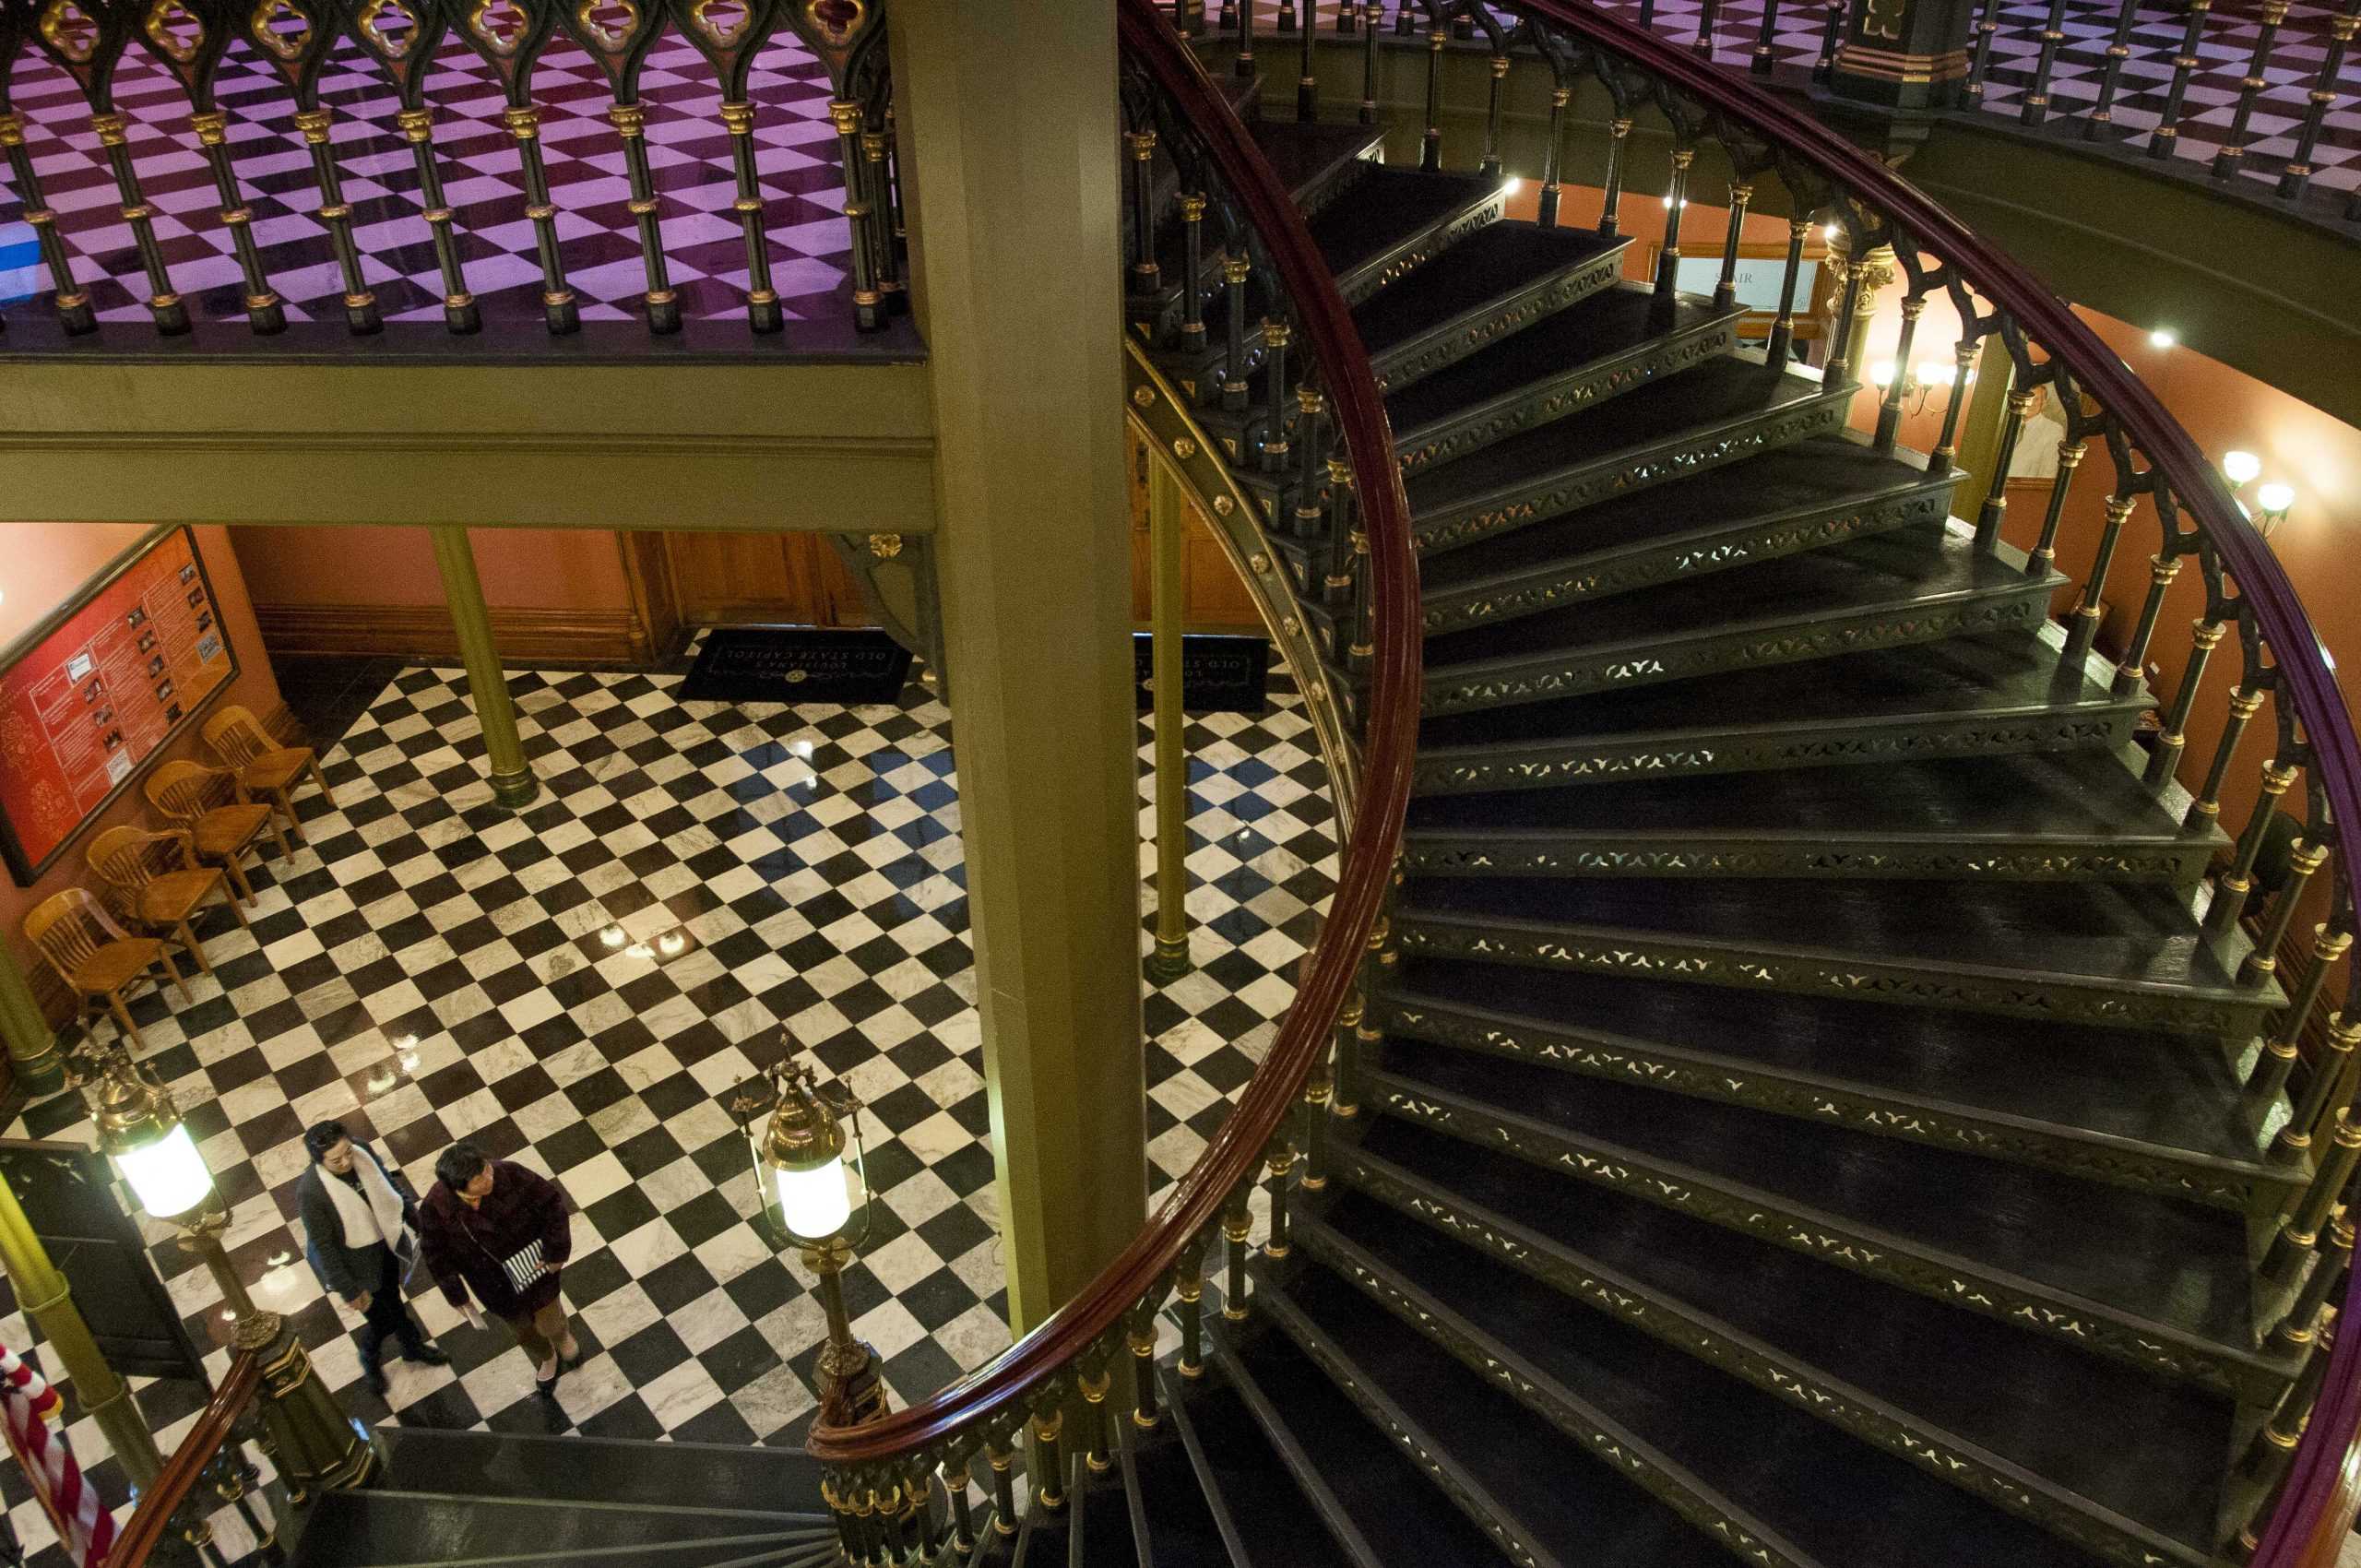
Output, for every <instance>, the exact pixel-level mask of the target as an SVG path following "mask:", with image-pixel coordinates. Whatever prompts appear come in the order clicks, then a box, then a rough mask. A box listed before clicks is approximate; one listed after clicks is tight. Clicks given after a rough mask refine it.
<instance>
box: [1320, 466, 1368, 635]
mask: <svg viewBox="0 0 2361 1568" xmlns="http://www.w3.org/2000/svg"><path fill="white" fill-rule="evenodd" d="M1353 500H1354V498H1353V470H1352V469H1350V468H1348V467H1347V465H1346V463H1345V460H1344V459H1343V458H1341V457H1331V458H1329V459H1328V573H1327V576H1325V577H1323V579H1322V580H1321V584H1320V599H1321V602H1323V604H1326V605H1327V606H1328V607H1329V608H1330V609H1332V610H1334V611H1335V612H1337V613H1338V614H1339V615H1340V616H1341V615H1342V614H1343V613H1344V612H1345V611H1346V610H1347V608H1348V607H1349V606H1350V605H1351V603H1352V597H1353V536H1354V535H1355V534H1357V533H1358V532H1359V531H1360V529H1359V528H1358V525H1357V523H1356V521H1355V515H1354V505H1353ZM1336 640H1337V643H1338V644H1339V645H1340V646H1337V647H1332V648H1331V649H1330V650H1329V651H1330V652H1332V653H1336V654H1341V653H1343V651H1344V649H1343V647H1342V646H1341V644H1342V643H1343V640H1344V639H1343V637H1342V636H1338V637H1337V639H1336Z"/></svg>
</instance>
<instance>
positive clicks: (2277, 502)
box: [2222, 452, 2296, 539]
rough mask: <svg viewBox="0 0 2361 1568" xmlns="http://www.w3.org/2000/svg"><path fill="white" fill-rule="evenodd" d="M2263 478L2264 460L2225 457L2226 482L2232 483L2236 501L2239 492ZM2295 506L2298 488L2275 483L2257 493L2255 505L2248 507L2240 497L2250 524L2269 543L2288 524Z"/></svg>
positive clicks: (2230, 454)
mask: <svg viewBox="0 0 2361 1568" xmlns="http://www.w3.org/2000/svg"><path fill="white" fill-rule="evenodd" d="M2261 476H2262V459H2261V458H2260V457H2256V456H2255V455H2254V454H2253V453H2251V452H2225V453H2223V454H2222V478H2223V479H2224V480H2225V481H2227V482H2228V484H2229V486H2230V493H2231V495H2232V496H2234V497H2236V496H2237V495H2238V492H2240V491H2242V490H2244V489H2245V488H2246V487H2247V486H2248V485H2249V484H2253V483H2254V481H2256V480H2258V479H2260V477H2261ZM2295 504H2296V487H2295V486H2294V485H2292V484H2284V483H2282V482H2280V481H2277V480H2273V481H2271V482H2270V483H2269V484H2265V485H2261V486H2259V487H2258V488H2257V489H2256V491H2255V493H2254V504H2253V505H2248V504H2247V502H2246V501H2245V499H2244V498H2243V497H2240V498H2239V499H2238V510H2239V511H2240V512H2242V513H2244V514H2245V515H2246V518H2247V520H2248V522H2250V523H2252V524H2254V526H2255V531H2256V532H2258V533H2260V534H2261V535H2262V537H2263V538H2265V539H2269V538H2270V537H2271V535H2272V530H2273V529H2276V528H2278V527H2279V525H2280V524H2281V523H2284V522H2285V521H2286V520H2287V509H2288V508H2289V507H2291V506H2293V505H2295Z"/></svg>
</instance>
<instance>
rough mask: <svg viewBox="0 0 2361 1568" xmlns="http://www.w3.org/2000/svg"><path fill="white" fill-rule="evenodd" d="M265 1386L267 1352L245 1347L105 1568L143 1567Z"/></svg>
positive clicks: (119, 1538)
mask: <svg viewBox="0 0 2361 1568" xmlns="http://www.w3.org/2000/svg"><path fill="white" fill-rule="evenodd" d="M261 1386H262V1351H261V1350H259V1349H255V1350H244V1351H241V1352H240V1353H239V1355H238V1358H237V1359H236V1360H233V1361H231V1363H230V1375H229V1376H227V1377H225V1378H223V1379H222V1380H221V1382H220V1384H219V1386H218V1387H216V1388H215V1389H214V1390H213V1397H212V1399H211V1400H209V1401H208V1403H207V1405H206V1407H205V1408H204V1410H203V1411H202V1412H200V1413H199V1414H198V1416H197V1418H196V1425H195V1426H193V1427H191V1428H190V1429H189V1432H188V1435H187V1436H186V1437H184V1438H183V1439H182V1440H181V1445H180V1446H179V1447H178V1448H175V1449H173V1450H172V1457H171V1458H170V1459H168V1460H166V1461H165V1463H164V1468H163V1472H162V1473H161V1474H160V1475H159V1476H158V1477H157V1478H156V1484H155V1485H154V1486H151V1487H149V1488H148V1495H147V1496H145V1497H143V1498H141V1499H140V1500H139V1506H138V1507H136V1508H135V1509H133V1510H132V1513H131V1519H130V1522H129V1523H128V1524H126V1525H125V1526H124V1527H123V1534H121V1535H119V1536H117V1537H115V1540H114V1550H113V1551H110V1552H108V1553H107V1561H106V1568H141V1565H142V1564H143V1563H145V1562H147V1561H148V1553H149V1552H151V1551H153V1550H156V1544H157V1542H159V1541H160V1540H162V1539H163V1538H164V1532H165V1531H167V1530H169V1529H171V1528H172V1515H175V1514H177V1513H179V1512H180V1507H181V1504H182V1503H185V1502H187V1501H188V1494H189V1493H190V1492H192V1491H196V1484H197V1482H199V1481H201V1480H203V1479H205V1472H206V1469H207V1467H209V1466H210V1465H211V1464H212V1463H213V1460H214V1457H215V1456H216V1455H219V1453H220V1452H221V1445H222V1444H223V1443H227V1442H229V1441H230V1433H231V1429H233V1428H234V1427H235V1426H236V1425H237V1422H238V1418H239V1416H241V1415H243V1413H244V1411H245V1408H246V1407H247V1406H248V1405H249V1404H252V1403H253V1402H254V1397H255V1390H257V1389H259V1388H260V1387H261Z"/></svg>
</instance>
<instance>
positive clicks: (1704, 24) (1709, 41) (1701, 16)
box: [1689, 0, 1721, 59]
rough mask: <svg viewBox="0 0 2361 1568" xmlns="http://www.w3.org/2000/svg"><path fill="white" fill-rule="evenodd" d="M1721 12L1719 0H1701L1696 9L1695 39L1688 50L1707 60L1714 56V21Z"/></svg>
mask: <svg viewBox="0 0 2361 1568" xmlns="http://www.w3.org/2000/svg"><path fill="white" fill-rule="evenodd" d="M1720 10H1721V0H1703V4H1701V5H1700V6H1698V7H1697V37H1696V40H1695V42H1692V43H1691V44H1690V46H1689V47H1690V49H1691V51H1692V52H1693V53H1699V54H1703V55H1704V56H1705V57H1706V58H1707V59H1711V58H1713V54H1714V18H1715V16H1716V15H1717V14H1718V13H1719V12H1720Z"/></svg>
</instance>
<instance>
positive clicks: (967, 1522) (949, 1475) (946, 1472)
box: [943, 1450, 976, 1562]
mask: <svg viewBox="0 0 2361 1568" xmlns="http://www.w3.org/2000/svg"><path fill="white" fill-rule="evenodd" d="M969 1463H970V1461H969V1459H968V1456H967V1453H966V1451H965V1450H962V1451H961V1453H960V1455H959V1457H958V1459H957V1460H956V1461H955V1463H953V1464H951V1465H948V1466H945V1467H943V1491H947V1492H949V1493H950V1494H951V1554H952V1560H953V1561H954V1562H967V1560H968V1559H969V1558H971V1557H973V1556H974V1555H975V1553H976V1504H975V1501H974V1499H972V1498H970V1497H969V1496H968V1495H967V1488H968V1486H969V1485H970V1484H971V1478H970V1477H969V1475H968V1473H967V1468H968V1465H969Z"/></svg>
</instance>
